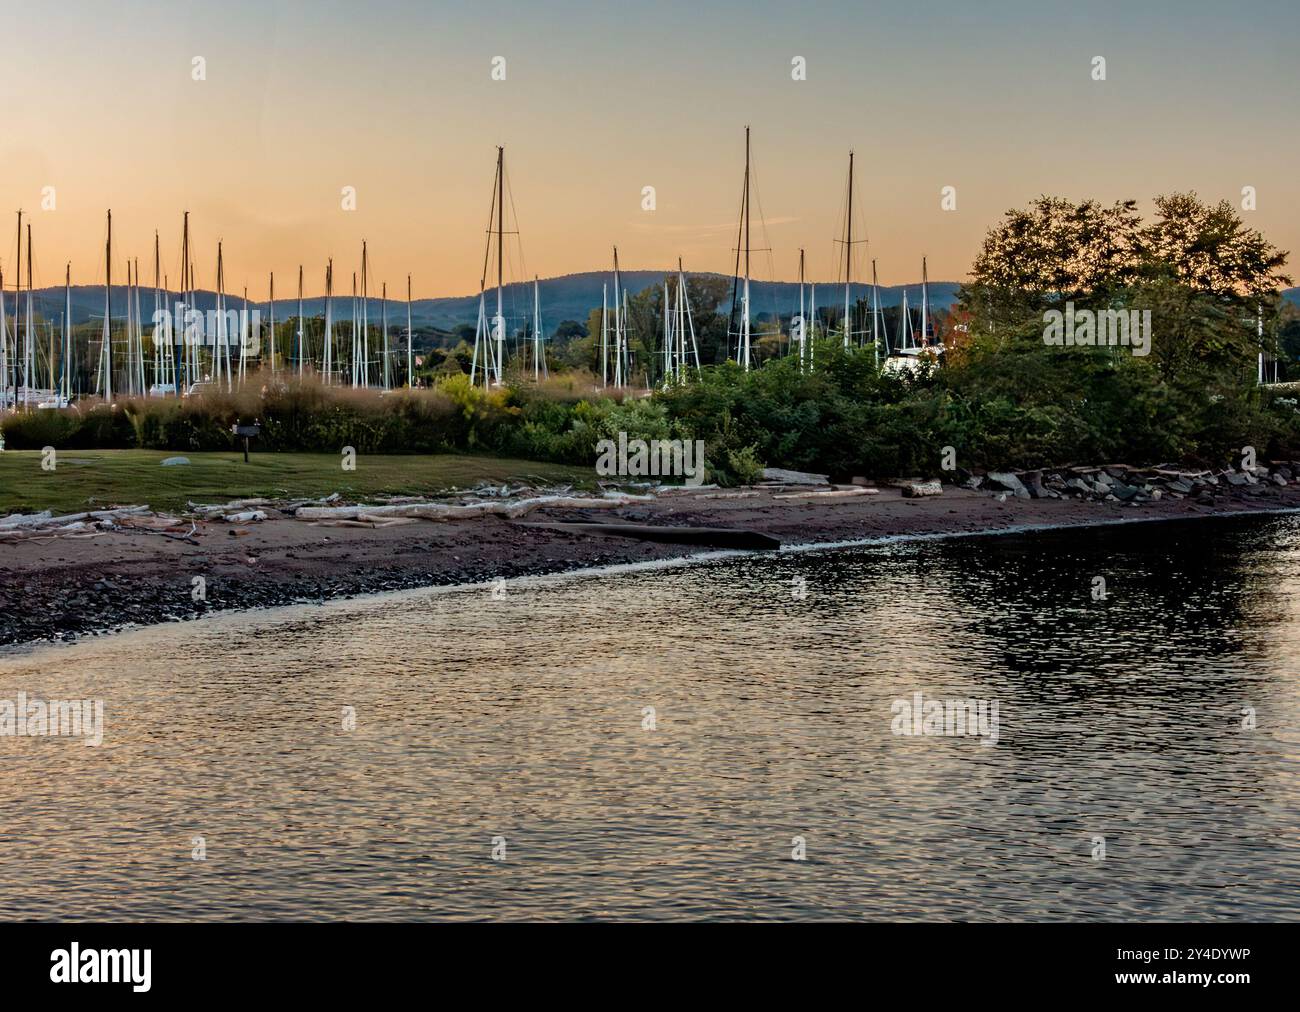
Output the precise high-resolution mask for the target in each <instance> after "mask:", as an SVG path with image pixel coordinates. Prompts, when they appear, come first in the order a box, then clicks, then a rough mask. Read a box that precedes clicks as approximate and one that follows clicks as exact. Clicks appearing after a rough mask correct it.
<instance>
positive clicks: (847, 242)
mask: <svg viewBox="0 0 1300 1012" xmlns="http://www.w3.org/2000/svg"><path fill="white" fill-rule="evenodd" d="M852 280H853V151H852V150H850V151H849V213H848V217H847V220H846V222H845V236H844V347H846V348H847V347H848V346H849V334H850V331H851V328H850V326H849V285H850V284H851V282H852Z"/></svg>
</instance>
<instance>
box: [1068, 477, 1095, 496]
mask: <svg viewBox="0 0 1300 1012" xmlns="http://www.w3.org/2000/svg"><path fill="white" fill-rule="evenodd" d="M1065 487H1066V488H1067V489H1069V490H1070V491H1072V492H1078V493H1080V494H1082V495H1088V494H1089V493H1090V492H1092V491H1093V488H1092V486H1091V485H1089V484H1088V483H1087V482H1086V481H1084V480H1083V479H1082V478H1070V479H1069V480H1068V481H1066V483H1065Z"/></svg>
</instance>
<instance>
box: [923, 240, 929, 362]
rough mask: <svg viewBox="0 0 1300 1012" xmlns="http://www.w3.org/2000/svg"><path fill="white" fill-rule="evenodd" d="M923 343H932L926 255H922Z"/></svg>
mask: <svg viewBox="0 0 1300 1012" xmlns="http://www.w3.org/2000/svg"><path fill="white" fill-rule="evenodd" d="M921 343H922V344H923V345H926V346H927V347H928V346H929V344H930V278H929V275H928V274H927V272H926V266H925V257H921Z"/></svg>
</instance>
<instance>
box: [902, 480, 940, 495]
mask: <svg viewBox="0 0 1300 1012" xmlns="http://www.w3.org/2000/svg"><path fill="white" fill-rule="evenodd" d="M929 495H943V486H942V485H940V484H939V483H938V482H937V481H914V482H911V483H910V484H907V485H904V486H903V498H904V499H920V498H922V497H923V496H929Z"/></svg>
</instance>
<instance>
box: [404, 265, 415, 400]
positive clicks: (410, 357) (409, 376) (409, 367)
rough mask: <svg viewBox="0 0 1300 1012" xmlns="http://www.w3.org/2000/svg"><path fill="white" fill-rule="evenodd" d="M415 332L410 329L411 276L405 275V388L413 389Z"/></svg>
mask: <svg viewBox="0 0 1300 1012" xmlns="http://www.w3.org/2000/svg"><path fill="white" fill-rule="evenodd" d="M414 340H415V332H414V331H413V330H412V329H411V275H409V274H408V275H406V387H407V389H408V390H410V389H413V388H414V387H415V356H414V352H413V351H412V348H411V344H412V342H413V341H414Z"/></svg>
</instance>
